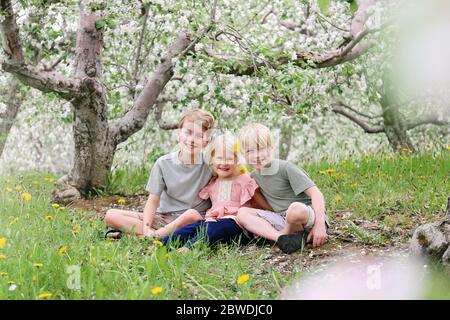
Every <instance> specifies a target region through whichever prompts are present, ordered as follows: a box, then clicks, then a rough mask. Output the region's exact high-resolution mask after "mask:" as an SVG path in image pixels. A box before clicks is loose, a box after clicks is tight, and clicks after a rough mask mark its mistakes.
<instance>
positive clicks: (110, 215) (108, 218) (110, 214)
mask: <svg viewBox="0 0 450 320" xmlns="http://www.w3.org/2000/svg"><path fill="white" fill-rule="evenodd" d="M116 214H117V211H116V210H115V209H109V210H108V211H106V214H105V217H104V218H103V221H105V223H106V224H107V225H110V224H112V223H114V220H115V219H114V218H115V216H116Z"/></svg>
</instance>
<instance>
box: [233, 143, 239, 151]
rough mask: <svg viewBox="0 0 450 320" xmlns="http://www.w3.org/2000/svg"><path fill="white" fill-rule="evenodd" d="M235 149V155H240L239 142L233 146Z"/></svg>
mask: <svg viewBox="0 0 450 320" xmlns="http://www.w3.org/2000/svg"><path fill="white" fill-rule="evenodd" d="M233 149H234V152H235V153H238V152H239V143H238V142H236V143H235V144H234V145H233Z"/></svg>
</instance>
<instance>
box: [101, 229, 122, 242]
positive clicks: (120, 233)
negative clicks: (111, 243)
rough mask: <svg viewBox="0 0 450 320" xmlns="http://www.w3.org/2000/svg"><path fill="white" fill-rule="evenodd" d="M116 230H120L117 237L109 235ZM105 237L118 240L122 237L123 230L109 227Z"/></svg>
mask: <svg viewBox="0 0 450 320" xmlns="http://www.w3.org/2000/svg"><path fill="white" fill-rule="evenodd" d="M114 232H118V233H119V234H118V235H117V236H116V237H108V234H110V233H114ZM104 237H105V239H117V240H118V239H122V237H123V232H122V231H120V230H117V229H116V228H109V229H108V230H106V232H105V234H104Z"/></svg>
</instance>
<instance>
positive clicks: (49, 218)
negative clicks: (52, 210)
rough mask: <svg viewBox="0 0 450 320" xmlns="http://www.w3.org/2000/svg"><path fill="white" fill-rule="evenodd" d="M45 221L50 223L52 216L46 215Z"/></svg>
mask: <svg viewBox="0 0 450 320" xmlns="http://www.w3.org/2000/svg"><path fill="white" fill-rule="evenodd" d="M45 219H46V220H48V221H52V220H53V216H52V215H46V216H45Z"/></svg>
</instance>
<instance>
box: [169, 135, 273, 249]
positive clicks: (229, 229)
mask: <svg viewBox="0 0 450 320" xmlns="http://www.w3.org/2000/svg"><path fill="white" fill-rule="evenodd" d="M205 161H206V163H207V164H208V165H209V166H210V168H211V169H212V171H213V178H212V179H211V181H210V182H209V183H208V184H207V185H206V187H204V188H203V189H202V190H201V191H200V192H199V197H200V198H202V199H208V198H210V199H211V202H212V207H211V208H210V209H209V210H208V211H206V215H205V220H203V221H199V222H195V223H192V224H189V225H187V226H185V227H183V228H181V229H179V230H177V231H175V232H174V233H173V234H172V235H171V236H167V237H164V238H162V239H161V241H162V242H163V243H164V244H168V243H169V242H170V241H175V240H176V241H179V243H180V244H186V243H188V246H191V245H192V244H193V243H195V242H196V241H198V240H200V239H203V240H206V242H207V243H208V244H214V243H217V242H221V243H230V242H232V241H236V240H238V238H239V237H242V236H244V234H243V232H242V229H241V227H240V226H239V225H238V224H237V223H236V221H235V218H236V215H237V212H238V210H239V208H241V207H243V206H250V203H251V204H252V206H257V207H260V208H270V206H269V205H268V204H267V202H266V200H265V198H264V196H263V195H262V194H261V193H260V192H259V187H258V185H257V184H256V182H255V180H253V179H252V178H251V177H250V175H249V174H248V173H246V170H245V168H244V167H243V166H242V165H241V164H242V156H241V154H240V152H239V146H238V145H237V143H236V140H235V139H234V137H232V136H230V135H221V136H218V137H217V138H215V139H214V141H213V142H211V144H210V145H209V146H208V149H207V152H206V155H205ZM244 237H245V236H244Z"/></svg>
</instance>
